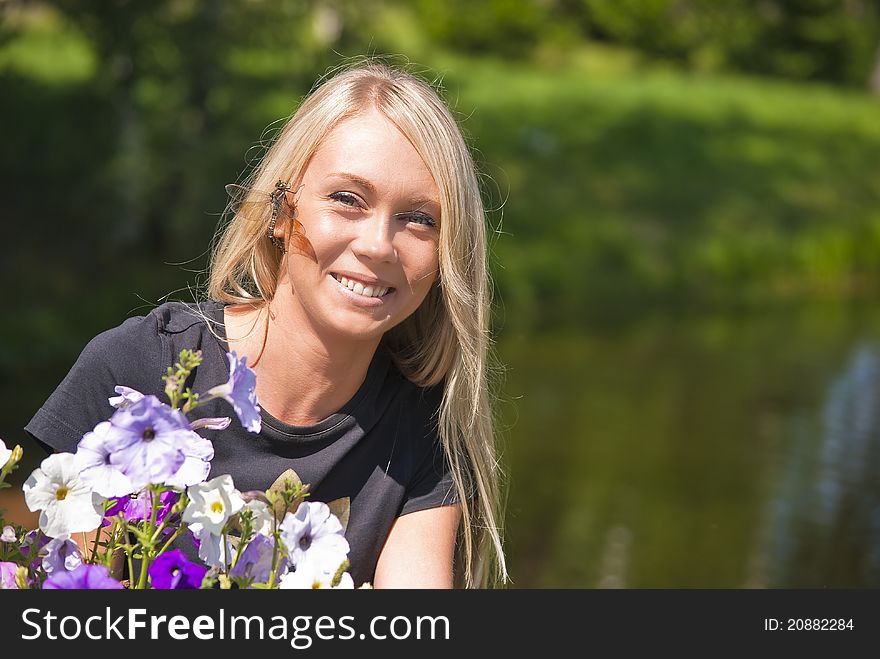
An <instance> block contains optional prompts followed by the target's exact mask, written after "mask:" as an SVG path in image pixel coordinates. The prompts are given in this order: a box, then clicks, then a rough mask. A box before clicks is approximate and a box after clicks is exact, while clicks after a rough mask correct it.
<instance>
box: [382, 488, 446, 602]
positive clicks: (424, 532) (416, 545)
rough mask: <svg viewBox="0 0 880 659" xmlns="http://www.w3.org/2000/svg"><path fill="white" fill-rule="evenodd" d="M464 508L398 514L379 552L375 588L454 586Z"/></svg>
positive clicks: (443, 508) (433, 509)
mask: <svg viewBox="0 0 880 659" xmlns="http://www.w3.org/2000/svg"><path fill="white" fill-rule="evenodd" d="M460 517H461V509H460V507H459V506H458V505H457V504H456V505H452V506H441V507H439V508H428V509H427V510H418V511H416V512H412V513H407V514H406V515H402V516H400V517H398V518H397V520H396V521H395V522H394V525H393V526H392V527H391V532H390V533H389V534H388V539H387V540H386V541H385V546H384V547H383V548H382V552H381V553H380V554H379V562H378V563H377V565H376V576H375V578H374V579H373V587H374V588H452V583H453V582H452V558H453V553H454V550H455V534H456V531H457V530H458V521H459V518H460Z"/></svg>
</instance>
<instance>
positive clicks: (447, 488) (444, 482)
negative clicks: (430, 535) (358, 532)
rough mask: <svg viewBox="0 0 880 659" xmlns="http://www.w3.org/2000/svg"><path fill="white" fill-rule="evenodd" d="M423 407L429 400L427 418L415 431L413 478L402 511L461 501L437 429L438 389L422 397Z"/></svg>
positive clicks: (407, 489)
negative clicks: (418, 429)
mask: <svg viewBox="0 0 880 659" xmlns="http://www.w3.org/2000/svg"><path fill="white" fill-rule="evenodd" d="M420 402H421V403H422V404H421V405H420V407H422V408H423V409H425V407H424V406H425V405H426V404H427V411H428V412H429V414H428V419H427V421H426V422H425V423H424V425H422V426H421V430H420V431H416V433H417V439H418V440H419V441H416V442H415V446H414V449H415V450H414V458H415V459H414V461H413V466H414V469H413V472H412V478H411V480H410V482H409V485H408V487H407V488H406V494H405V496H404V502H403V506H402V507H401V510H400V515H405V514H407V513H412V512H416V511H418V510H426V509H428V508H437V507H440V506H450V505H453V504H455V503H458V496H457V494H456V490H455V483H454V481H453V478H452V471H451V470H450V468H449V464H448V462H447V460H446V457H445V455H444V451H443V446H442V445H441V443H440V436H439V433H438V430H437V419H436V412H437V409H438V408H439V392H432V394H430V395H427V396H426V397H425V398H424V399H423V400H422V401H420Z"/></svg>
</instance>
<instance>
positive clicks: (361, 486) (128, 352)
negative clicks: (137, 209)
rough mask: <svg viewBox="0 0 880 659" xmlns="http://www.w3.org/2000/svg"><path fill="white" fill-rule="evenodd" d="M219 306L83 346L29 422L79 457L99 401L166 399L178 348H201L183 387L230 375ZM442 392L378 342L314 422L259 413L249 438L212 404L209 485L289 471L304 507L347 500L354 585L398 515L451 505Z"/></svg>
mask: <svg viewBox="0 0 880 659" xmlns="http://www.w3.org/2000/svg"><path fill="white" fill-rule="evenodd" d="M223 306H224V305H223V303H221V302H215V301H208V302H203V303H201V304H200V305H198V308H199V309H200V310H201V311H202V312H203V313H204V314H205V315H206V316H207V317H208V318H209V319H211V320H213V321H214V322H213V323H212V326H213V329H214V331H215V332H216V333H217V334H218V335H219V336H220V337H222V338H219V339H218V338H217V336H214V335H213V334H212V333H211V331H210V330H209V328H208V326H207V325H206V323H205V321H204V320H203V319H202V318H201V317H200V316H199V314H198V313H197V311H196V307H195V306H194V305H187V304H183V303H180V302H169V303H166V304H163V305H161V306H159V307H157V308H155V309H154V310H153V311H152V312H151V313H149V314H148V315H146V316H138V317H135V318H129V319H127V320H126V321H125V322H123V323H122V324H121V325H120V326H119V327H116V328H114V329H111V330H108V331H106V332H104V333H102V334H99V335H98V336H97V337H95V338H94V339H92V341H91V342H90V343H89V344H88V345H87V346H86V348H85V349H84V350H83V352H82V354H81V355H80V357H79V359H78V360H77V361H76V363H75V364H74V366H73V368H72V369H71V370H70V372H69V373H68V374H67V376H66V377H65V378H64V380H63V381H62V382H61V384H60V385H59V386H58V388H57V389H56V390H55V392H54V393H53V394H52V395H51V396H50V397H49V399H48V400H47V401H46V403H45V404H44V405H43V406H42V407H41V408H40V410H39V411H38V412H37V413H36V414H35V415H34V417H33V418H32V419H31V420H30V422H29V423H28V424H27V426H26V427H25V430H26V431H27V432H28V433H30V435H31V436H33V437H34V438H35V439H36V440H37V441H39V442H40V443H42V444H44V445H46V446H49V447H51V448H53V449H55V450H57V451H68V452H71V453H72V452H75V451H76V447H77V444H78V443H79V441H80V439H81V438H82V436H83V434H84V433H86V432H88V431H90V430H92V429H93V428H94V427H95V425H97V424H98V423H100V422H101V421H106V420H107V419H109V418H110V416H111V415H112V414H113V412H114V409H113V407H111V405H110V404H109V402H108V401H107V399H108V398H109V397H110V396H114V395H116V394H115V392H114V387H115V386H116V385H124V386H127V387H131V388H132V389H136V390H137V391H140V392H141V393H144V394H154V395H156V396H158V397H159V398H160V400H163V401H165V402H167V397H166V396H165V394H164V382H163V381H162V375H164V374H165V373H166V371H167V367H168V366H173V365H174V363H176V362H177V361H178V359H179V355H180V351H181V350H182V349H184V348H189V349H191V350H201V351H202V363H201V365H200V366H198V367H197V368H196V369H195V371H194V372H193V373H192V375H191V376H190V379H189V380H188V381H187V384H188V385H189V386H190V387H191V389H192V391H194V392H197V393H204V392H206V391H207V390H208V389H210V388H212V387H214V386H216V385H218V384H222V383H224V382H226V381H227V380H228V379H229V362H228V359H227V358H226V352H227V350H228V345H227V343H226V340H225V330H224V326H223ZM441 396H442V391H441V388H440V387H432V388H420V387H417V386H416V385H414V384H413V383H411V382H410V381H408V380H407V379H406V378H404V377H403V376H402V375H401V374H400V372H399V371H398V370H397V369H396V368H395V366H394V365H393V363H392V361H391V359H390V358H389V357H388V356H387V354H385V352H384V350H383V349H382V348H381V347H380V348H379V349H378V350H377V351H376V355H375V357H374V358H373V361H372V363H371V364H370V367H369V370H368V372H367V377H366V379H365V380H364V382H363V384H362V385H361V387H360V389H358V391H357V393H356V394H355V395H354V397H353V398H352V399H351V400H350V401H348V403H346V404H345V405H344V406H343V407H342V409H340V410H339V411H338V412H337V413H335V414H332V415H331V416H329V417H327V418H326V419H324V420H323V421H320V422H319V423H316V424H314V425H311V426H291V425H288V424H285V423H282V422H281V421H279V420H278V419H275V418H274V417H272V416H271V415H270V414H268V413H267V412H266V410H262V415H261V416H262V430H261V431H260V433H259V434H254V433H249V432H247V431H246V430H245V429H244V428H243V427H242V426H241V424H240V423H239V421H238V418H237V417H236V415H235V412H234V410H233V409H232V406H231V405H230V404H229V403H227V402H226V401H224V400H222V399H216V400H213V401H210V402H208V403H205V404H204V405H203V406H200V407H198V408H196V409H195V410H194V411H193V412H192V413H191V414H190V415H189V418H190V420H193V419H196V418H201V417H217V416H229V417H232V423H231V425H230V426H229V427H228V428H227V429H226V430H223V431H213V430H206V429H202V430H199V431H198V432H199V434H200V435H202V436H203V437H207V438H208V439H210V440H211V441H212V442H213V444H214V459H213V460H212V461H211V473H210V475H209V478H213V477H215V476H219V475H221V474H230V475H231V476H232V479H233V481H234V483H235V486H236V488H237V489H238V490H240V491H246V490H265V489H267V488H268V487H269V486H270V485H271V484H272V483H273V481H274V480H275V479H276V478H277V477H278V476H279V475H280V474H281V473H282V472H284V471H285V470H287V469H290V468H292V469H293V470H294V471H296V473H297V474H298V475H299V477H300V478H301V479H302V481H303V483H308V484H309V485H310V487H311V489H310V492H311V494H310V496H309V500H311V501H325V502H330V501H333V500H335V499H339V498H342V497H349V498H350V501H351V512H350V517H349V521H348V526H347V529H346V532H345V537H346V539H347V540H348V542H349V545H350V547H351V551H350V552H349V561H350V562H351V567H350V569H349V571H350V573H351V575H352V578H353V579H354V582H355V585H360V584H361V583H363V582H365V581H372V580H373V574H374V572H375V568H376V561H377V560H378V557H379V552H380V551H381V549H382V546H383V544H384V542H385V539H386V537H387V536H388V532H389V530H390V528H391V525H392V524H393V523H394V520H395V519H396V518H397V517H398V516H400V515H403V514H406V513H410V512H414V511H417V510H423V509H426V508H433V507H436V506H442V505H448V504H451V503H453V502H454V501H456V498H455V493H454V488H453V486H452V479H451V475H450V474H449V471H448V469H447V467H446V463H445V460H444V458H443V451H442V448H441V446H440V440H439V436H438V431H437V411H438V409H439V404H440V398H441Z"/></svg>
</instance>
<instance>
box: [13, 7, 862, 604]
mask: <svg viewBox="0 0 880 659" xmlns="http://www.w3.org/2000/svg"><path fill="white" fill-rule="evenodd" d="M364 54H380V55H381V54H391V55H394V56H395V57H394V58H393V59H392V61H394V62H397V63H404V62H407V61H408V62H411V63H412V70H413V71H414V72H416V73H421V74H423V75H424V77H426V78H427V79H429V80H434V79H441V80H442V85H443V90H444V95H445V98H446V99H447V101H448V102H449V104H450V106H451V107H452V108H453V110H454V111H455V113H456V115H457V116H458V118H459V119H460V121H461V125H462V127H463V129H464V131H465V132H466V134H467V136H468V139H469V141H470V143H471V144H472V146H473V148H474V153H475V156H476V159H477V162H478V164H479V167H480V170H481V172H482V173H483V175H484V183H485V186H484V187H485V191H484V192H485V198H486V203H487V206H488V207H489V208H490V213H489V221H490V222H491V224H492V226H493V228H494V229H495V232H494V237H493V244H492V250H493V257H492V267H493V273H494V277H495V283H496V296H497V302H498V305H497V310H496V312H497V313H496V317H495V334H496V339H497V352H498V356H499V358H500V360H501V362H503V364H504V365H505V367H506V374H505V377H504V380H503V382H502V384H501V394H502V402H501V404H500V406H499V410H498V412H499V419H500V425H501V428H502V439H503V446H504V459H505V464H506V468H507V472H508V477H509V485H510V486H509V495H508V506H507V517H506V525H507V537H508V551H509V562H510V569H511V573H512V576H513V583H512V587H514V588H547V587H562V588H593V587H603V588H614V587H625V588H654V587H664V588H704V587H713V588H743V587H750V588H751V587H755V588H762V587H767V588H780V587H830V588H839V587H878V586H880V304H878V298H877V292H878V283H880V5H878V3H877V2H876V0H616V1H611V0H607V1H605V0H521V1H516V0H489V1H484V2H481V1H478V0H445V1H443V2H434V1H429V0H416V1H413V2H405V1H403V0H361V1H350V2H347V1H343V0H338V1H336V2H331V1H326V2H322V1H319V0H271V1H269V0H248V1H246V2H221V1H219V0H206V1H202V2H199V1H196V0H153V1H151V2H146V1H141V2H138V1H136V0H107V1H105V2H92V1H89V0H58V1H56V2H37V1H27V0H18V1H13V0H5V1H0V99H2V100H0V126H2V134H3V139H2V143H3V146H2V148H0V170H2V178H0V191H2V201H0V216H2V225H0V226H2V230H3V233H4V243H5V244H6V248H5V249H4V251H3V256H2V258H0V273H2V281H3V284H4V286H3V288H4V293H3V297H4V303H3V310H4V313H3V322H2V323H0V437H2V438H3V439H4V440H5V442H6V444H7V445H8V446H9V447H12V446H13V445H15V444H16V443H20V444H22V446H23V447H24V449H25V460H24V464H23V465H22V466H21V468H20V469H19V470H18V471H17V472H15V474H14V476H13V479H12V481H13V484H14V485H16V487H14V488H12V489H11V490H5V491H4V492H2V493H0V508H6V509H7V513H6V514H7V517H8V518H10V519H13V520H15V521H17V522H19V523H23V524H24V523H34V522H35V518H34V517H33V516H32V515H31V514H30V513H29V512H28V511H27V510H26V509H25V508H23V501H22V500H21V496H20V484H21V482H22V481H23V480H24V478H25V477H26V476H27V475H28V474H29V473H30V471H31V470H32V469H33V468H34V467H36V466H37V465H38V464H39V462H40V460H41V459H42V457H43V454H42V452H41V451H40V449H39V448H38V447H37V446H35V445H33V444H32V443H31V442H30V441H29V440H28V439H27V438H26V436H25V435H24V432H23V430H22V427H23V426H24V425H25V423H26V422H27V421H28V420H29V419H30V417H31V415H32V414H33V413H34V411H35V410H36V409H37V408H38V407H39V406H40V405H41V403H42V401H43V400H44V399H45V398H46V397H47V396H48V395H49V394H50V393H51V391H52V390H53V389H54V387H55V386H56V385H57V384H58V382H59V381H60V380H61V378H62V377H63V376H64V374H65V373H66V372H67V370H68V369H69V368H70V366H71V365H72V364H73V362H74V360H75V359H76V357H77V355H78V354H79V352H80V351H81V350H82V348H83V347H84V346H85V344H86V343H87V341H88V340H89V339H90V338H91V337H92V336H94V335H95V334H97V333H98V332H100V331H102V330H104V329H107V328H110V327H113V326H116V325H118V324H119V323H120V322H121V321H122V320H123V319H124V318H125V317H127V316H129V315H138V314H144V313H146V312H148V311H149V309H150V308H152V307H153V306H154V305H156V304H158V303H161V302H162V301H164V300H165V299H167V298H169V297H170V298H171V299H175V298H176V299H184V300H191V299H192V296H193V293H192V292H191V289H196V288H197V287H198V286H199V284H200V283H202V282H203V281H204V277H203V275H202V274H201V273H202V271H203V269H204V267H205V265H206V250H207V248H208V245H209V241H210V238H211V236H212V234H213V232H214V230H215V228H216V225H217V222H218V219H219V214H220V212H221V211H222V210H223V207H224V205H225V203H226V197H225V192H224V185H225V184H227V183H232V182H235V181H237V180H240V179H241V177H242V176H243V175H244V174H245V173H246V172H247V171H248V169H249V167H251V166H252V165H253V164H254V163H255V162H256V161H257V160H258V159H259V157H260V156H261V155H262V153H263V152H264V149H265V146H266V145H267V144H268V143H269V142H271V140H272V138H273V136H274V134H275V133H276V131H277V130H278V128H279V127H280V125H281V123H282V122H283V120H284V119H285V118H286V117H287V116H289V115H290V114H291V113H292V112H293V111H294V109H295V108H296V106H297V103H298V102H299V100H300V99H301V98H302V96H303V95H304V94H305V93H306V92H307V91H308V90H309V89H310V87H311V86H312V84H313V83H314V81H315V80H316V79H317V78H318V76H320V75H322V74H323V73H325V72H326V71H327V70H328V68H329V67H333V66H338V65H339V64H341V63H343V62H344V61H346V59H347V58H350V57H353V56H359V55H364Z"/></svg>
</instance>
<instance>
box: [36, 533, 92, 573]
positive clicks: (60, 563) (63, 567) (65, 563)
mask: <svg viewBox="0 0 880 659" xmlns="http://www.w3.org/2000/svg"><path fill="white" fill-rule="evenodd" d="M45 552H46V555H45V556H44V557H43V569H44V570H45V571H46V574H55V573H58V572H70V571H71V570H75V569H76V568H78V567H79V566H80V565H82V562H83V560H82V553H81V552H80V550H79V546H78V545H77V544H76V543H75V542H74V541H73V540H71V539H70V538H69V537H68V535H67V534H65V535H62V536H59V537H57V538H53V539H52V541H51V542H49V543H48V544H47V545H46V549H45Z"/></svg>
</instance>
